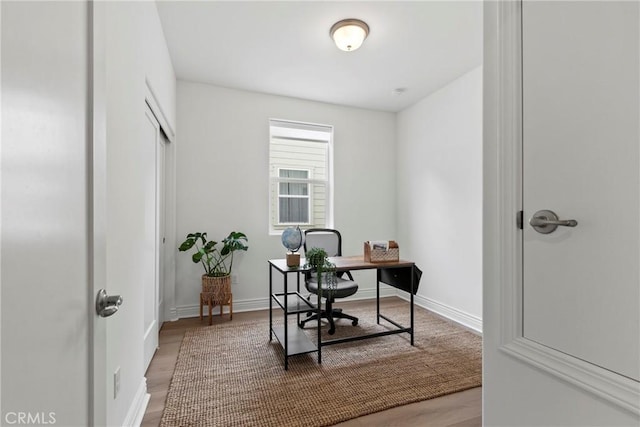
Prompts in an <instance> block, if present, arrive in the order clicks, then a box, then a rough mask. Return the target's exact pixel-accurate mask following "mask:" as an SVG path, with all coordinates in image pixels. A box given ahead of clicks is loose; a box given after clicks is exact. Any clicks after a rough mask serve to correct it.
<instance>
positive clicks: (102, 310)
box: [96, 289, 122, 317]
mask: <svg viewBox="0 0 640 427" xmlns="http://www.w3.org/2000/svg"><path fill="white" fill-rule="evenodd" d="M120 305H122V297H121V296H120V295H107V291H105V290H104V289H100V290H99V291H98V296H97V297H96V313H98V315H99V316H100V317H109V316H111V315H113V314H115V313H116V312H117V311H118V309H119V308H120Z"/></svg>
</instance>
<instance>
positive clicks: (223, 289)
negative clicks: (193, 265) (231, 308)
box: [202, 275, 231, 305]
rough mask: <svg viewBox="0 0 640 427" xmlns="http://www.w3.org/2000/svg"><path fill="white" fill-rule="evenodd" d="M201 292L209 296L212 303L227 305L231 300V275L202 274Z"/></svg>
mask: <svg viewBox="0 0 640 427" xmlns="http://www.w3.org/2000/svg"><path fill="white" fill-rule="evenodd" d="M202 293H203V294H204V295H206V296H207V297H209V296H210V297H211V299H212V301H213V303H214V305H227V304H229V302H230V301H231V276H229V275H227V276H222V277H211V276H206V275H203V276H202Z"/></svg>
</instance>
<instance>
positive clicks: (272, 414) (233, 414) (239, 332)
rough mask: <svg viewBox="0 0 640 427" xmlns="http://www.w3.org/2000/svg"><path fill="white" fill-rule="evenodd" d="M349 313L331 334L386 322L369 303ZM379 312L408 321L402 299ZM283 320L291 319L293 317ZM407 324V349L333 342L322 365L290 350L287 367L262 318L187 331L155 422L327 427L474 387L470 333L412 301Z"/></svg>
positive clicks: (374, 342)
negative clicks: (411, 320) (411, 323)
mask: <svg viewBox="0 0 640 427" xmlns="http://www.w3.org/2000/svg"><path fill="white" fill-rule="evenodd" d="M345 311H346V310H345ZM348 312H349V313H350V314H353V315H356V316H358V317H359V318H360V323H359V325H358V326H351V322H350V321H348V320H340V321H338V323H337V332H336V334H335V335H334V336H332V337H331V338H335V337H339V336H350V335H356V334H362V333H366V332H370V331H377V330H384V329H385V328H388V327H389V326H386V327H385V326H384V325H382V326H381V325H376V324H375V306H374V305H372V306H371V307H368V308H366V309H359V310H348ZM276 313H278V314H280V313H281V312H278V311H277V310H274V319H276V318H278V319H280V318H281V317H282V316H280V315H278V316H276ZM382 314H384V315H386V316H388V317H390V318H391V319H393V320H396V321H400V322H401V324H403V325H408V324H409V309H408V304H407V303H404V302H402V301H399V302H398V303H397V304H396V303H394V304H393V305H391V306H389V307H385V309H384V310H383V312H382ZM280 322H282V320H280ZM311 323H313V322H310V324H308V325H307V329H308V333H309V334H310V335H312V336H313V335H314V334H315V333H316V332H315V331H316V329H315V328H314V327H313V326H312V325H311ZM383 323H385V322H383ZM289 325H290V327H296V326H295V316H290V323H289ZM327 328H328V326H327V325H324V326H323V328H322V329H323V330H326V329H327ZM415 329H416V333H415V346H413V347H412V346H411V345H410V343H409V335H408V334H398V335H389V336H384V337H379V338H373V339H368V340H362V341H355V342H351V343H344V344H337V345H331V346H326V347H323V348H322V364H320V365H319V364H318V363H317V355H316V354H315V353H312V354H307V355H298V356H294V357H291V358H290V359H289V370H288V371H285V370H284V365H283V360H284V356H283V351H282V348H281V346H280V345H279V343H278V342H277V340H276V339H275V337H274V340H273V341H272V342H269V325H268V321H266V322H247V323H233V322H231V323H229V324H225V325H214V326H210V327H205V328H198V329H192V330H189V331H187V332H186V334H185V337H184V340H183V342H182V347H181V349H180V354H179V356H178V361H177V364H176V368H175V372H174V375H173V379H172V381H171V385H170V388H169V392H168V395H167V401H166V404H165V410H164V414H163V416H162V422H161V426H165V427H168V426H328V425H333V424H336V423H338V422H342V421H346V420H349V419H352V418H356V417H359V416H362V415H366V414H370V413H373V412H378V411H382V410H385V409H389V408H392V407H395V406H399V405H405V404H408V403H413V402H417V401H421V400H426V399H431V398H434V397H438V396H442V395H445V394H449V393H454V392H457V391H462V390H466V389H469V388H472V387H477V386H480V385H481V378H482V374H481V363H482V362H481V359H482V343H481V338H480V337H479V336H478V335H475V334H473V333H471V332H469V331H467V330H465V329H463V328H461V327H459V326H456V325H455V324H453V323H451V322H448V321H446V320H443V319H442V318H440V317H437V316H435V315H433V314H431V313H429V312H428V311H426V310H424V309H421V308H419V307H416V308H415ZM327 338H329V336H328V335H327Z"/></svg>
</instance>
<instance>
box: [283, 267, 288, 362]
mask: <svg viewBox="0 0 640 427" xmlns="http://www.w3.org/2000/svg"><path fill="white" fill-rule="evenodd" d="M288 276H289V275H288V274H287V273H284V370H285V371H286V370H287V369H289V330H288V328H287V324H288V323H289V322H288V321H287V310H289V302H288V301H287V293H288V289H287V277H288Z"/></svg>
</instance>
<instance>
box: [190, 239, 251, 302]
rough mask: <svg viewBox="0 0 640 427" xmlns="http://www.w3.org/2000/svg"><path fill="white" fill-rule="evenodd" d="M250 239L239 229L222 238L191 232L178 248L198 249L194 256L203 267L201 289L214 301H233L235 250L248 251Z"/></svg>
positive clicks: (193, 258) (195, 260)
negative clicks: (212, 238)
mask: <svg viewBox="0 0 640 427" xmlns="http://www.w3.org/2000/svg"><path fill="white" fill-rule="evenodd" d="M247 242H248V239H247V236H246V235H245V234H244V233H241V232H239V231H232V232H231V233H229V235H228V236H227V237H226V238H224V239H223V240H222V241H221V242H215V241H213V240H207V233H189V234H187V238H186V240H185V241H184V242H182V244H181V245H180V247H179V248H178V250H179V251H180V252H185V251H188V250H190V249H192V248H194V249H195V252H194V253H193V255H192V256H191V260H192V261H193V262H194V263H196V264H201V265H202V267H203V268H204V274H203V275H202V293H203V294H205V297H207V298H208V299H211V301H212V303H213V305H230V303H231V270H232V268H233V254H234V252H235V251H246V250H247V249H248V248H249V246H247ZM201 308H202V298H201ZM201 313H202V311H201Z"/></svg>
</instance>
